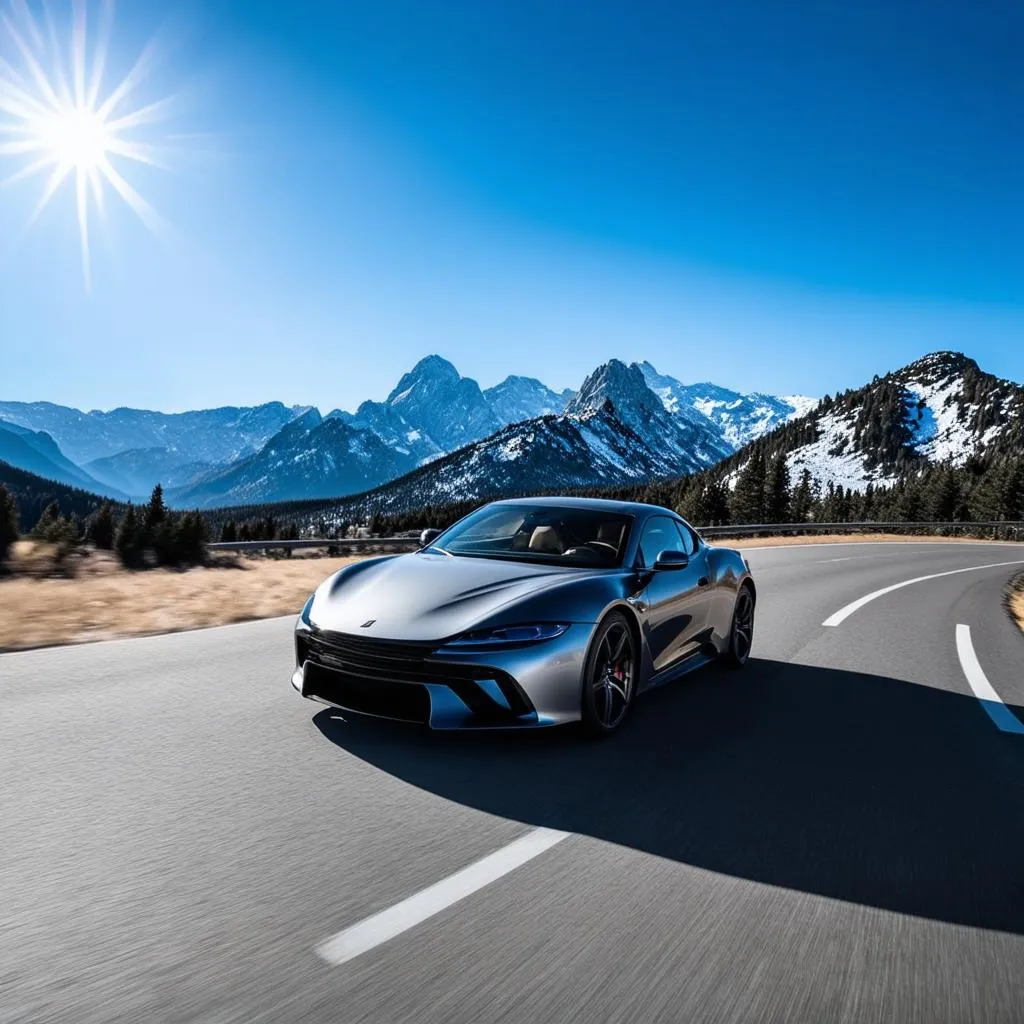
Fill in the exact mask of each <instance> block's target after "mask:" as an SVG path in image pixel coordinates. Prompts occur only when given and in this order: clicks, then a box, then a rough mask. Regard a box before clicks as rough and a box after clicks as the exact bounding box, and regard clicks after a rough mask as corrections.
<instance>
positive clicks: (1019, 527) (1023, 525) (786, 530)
mask: <svg viewBox="0 0 1024 1024" xmlns="http://www.w3.org/2000/svg"><path fill="white" fill-rule="evenodd" d="M915 530H926V531H928V532H929V533H934V534H940V533H948V532H950V531H952V532H957V531H961V532H967V533H971V532H980V531H983V530H984V531H988V530H1012V531H1013V533H1014V534H1015V535H1016V534H1018V533H1021V534H1022V535H1024V521H1013V522H1007V521H1003V520H992V521H989V522H977V523H754V524H735V525H733V526H702V527H701V526H699V527H697V532H698V533H699V534H701V536H703V537H709V538H713V537H755V536H759V535H761V534H791V535H799V534H804V533H807V534H815V533H818V534H821V533H868V532H870V533H907V532H911V531H915ZM419 546H420V542H419V538H418V537H345V538H339V537H312V538H311V537H306V538H303V539H302V540H232V541H218V542H216V543H213V544H207V545H206V547H207V549H208V550H210V551H270V550H281V551H295V550H298V549H300V548H327V547H331V548H338V549H339V550H348V549H354V550H357V551H358V550H360V549H362V550H373V549H374V548H390V549H392V550H395V549H398V550H401V551H415V550H417V549H418V548H419Z"/></svg>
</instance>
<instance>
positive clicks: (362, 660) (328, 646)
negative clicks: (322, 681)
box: [306, 631, 437, 683]
mask: <svg viewBox="0 0 1024 1024" xmlns="http://www.w3.org/2000/svg"><path fill="white" fill-rule="evenodd" d="M306 643H307V649H306V656H307V657H308V658H310V659H311V660H313V661H314V662H316V663H317V664H320V665H325V666H326V667H328V668H333V669H335V670H336V671H338V672H345V673H349V674H355V675H358V676H361V677H362V678H364V679H385V680H391V681H394V682H409V683H424V682H430V681H431V679H432V678H433V677H432V675H431V673H432V672H433V673H434V674H436V672H437V668H436V666H434V667H433V668H431V666H430V663H429V662H428V661H427V657H428V655H430V654H431V652H432V651H433V649H434V646H435V645H433V644H412V643H398V642H395V641H391V640H368V639H365V638H364V637H353V636H349V635H348V634H346V633H329V632H326V631H317V632H313V633H310V634H309V635H308V638H307V641H306Z"/></svg>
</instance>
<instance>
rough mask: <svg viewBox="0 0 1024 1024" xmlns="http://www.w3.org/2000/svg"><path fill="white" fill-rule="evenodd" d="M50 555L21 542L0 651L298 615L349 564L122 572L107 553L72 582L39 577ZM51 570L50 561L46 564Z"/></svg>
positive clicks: (232, 564)
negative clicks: (322, 584)
mask: <svg viewBox="0 0 1024 1024" xmlns="http://www.w3.org/2000/svg"><path fill="white" fill-rule="evenodd" d="M49 554H50V553H49V552H48V551H47V549H46V547H45V546H43V545H38V544H32V543H30V542H20V543H19V544H18V545H17V546H16V549H15V552H14V559H13V567H14V569H15V573H14V574H12V575H10V576H7V577H3V578H0V650H15V649H21V648H29V647H47V646H50V645H52V644H68V643H82V642H85V641H89V640H108V639H111V638H113V637H123V636H141V635H145V634H150V633H172V632H175V631H178V630H183V629H194V628H197V627H201V626H219V625H224V624H225V623H229V622H242V621H244V620H246V619H263V618H269V617H272V616H275V615H290V614H293V613H294V614H297V613H298V611H299V609H300V608H301V607H302V604H303V602H304V601H305V600H306V598H307V597H308V596H309V594H310V592H311V591H312V590H313V589H314V588H315V587H316V586H317V584H319V583H320V582H321V581H322V580H323V579H324V578H325V577H327V576H328V575H330V574H331V573H332V572H334V570H335V569H337V568H339V567H340V566H342V565H344V564H346V563H347V562H350V561H353V559H352V558H281V559H270V558H235V557H227V558H220V559H218V560H217V561H215V562H213V563H212V564H211V565H210V566H199V567H195V568H191V569H186V570H182V571H178V570H173V569H150V570H147V571H145V572H126V571H125V570H123V569H121V568H120V566H119V565H118V564H117V562H116V561H115V560H114V558H113V557H112V556H111V555H109V554H108V553H106V552H94V553H92V554H90V555H88V556H86V557H84V558H81V559H80V560H76V561H77V564H76V565H75V570H76V576H75V578H73V579H67V578H55V577H53V576H46V575H44V573H45V566H46V565H47V558H48V556H49ZM51 564H52V561H51Z"/></svg>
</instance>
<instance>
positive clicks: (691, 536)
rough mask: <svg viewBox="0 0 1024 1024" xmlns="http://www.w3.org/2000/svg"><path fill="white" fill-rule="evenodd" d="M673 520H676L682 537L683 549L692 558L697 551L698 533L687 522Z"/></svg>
mask: <svg viewBox="0 0 1024 1024" xmlns="http://www.w3.org/2000/svg"><path fill="white" fill-rule="evenodd" d="M673 522H675V526H676V529H677V530H678V531H679V535H680V537H681V538H682V542H683V551H685V552H686V553H687V554H688V555H689V556H690V557H691V558H692V557H693V556H694V555H695V554H696V553H697V536H696V534H695V533H694V532H693V530H691V529H690V528H689V527H688V526H687V525H686V524H685V523H680V522H679V521H678V520H673Z"/></svg>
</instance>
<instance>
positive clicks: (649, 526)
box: [292, 498, 757, 734]
mask: <svg viewBox="0 0 1024 1024" xmlns="http://www.w3.org/2000/svg"><path fill="white" fill-rule="evenodd" d="M421 544H422V547H421V548H420V550H418V551H416V552H414V553H411V554H405V555H390V556H385V557H381V558H370V559H366V560H365V561H360V562H355V563H353V564H351V565H347V566H345V567H344V568H343V569H341V570H339V571H338V572H336V573H335V574H334V575H333V576H331V577H329V578H328V579H327V580H325V581H324V583H322V584H321V585H320V587H319V588H317V590H316V592H315V593H313V594H312V596H311V597H310V598H309V600H308V601H307V602H306V606H305V607H304V608H303V609H302V614H301V615H300V616H299V620H298V622H297V623H296V628H295V661H296V667H295V672H294V673H293V675H292V685H293V686H294V687H295V689H296V690H298V691H299V693H301V694H302V696H303V697H309V698H310V699H312V700H316V701H320V702H321V703H324V704H328V705H331V706H333V707H338V708H342V709H345V710H348V711H354V712H358V713H361V714H367V715H375V716H377V717H382V718H395V719H402V720H406V721H413V722H421V723H426V724H429V725H430V726H431V728H434V729H467V728H469V729H480V728H510V727H511V728H530V727H536V726H545V725H559V724H561V723H564V722H575V721H581V720H582V722H583V723H584V725H585V726H586V727H587V728H588V729H589V730H591V731H592V732H595V733H598V734H603V733H610V732H613V731H614V730H615V729H617V728H618V727H619V726H620V725H621V724H622V722H623V720H624V719H625V718H626V715H627V713H628V712H629V709H630V706H631V704H632V703H633V699H634V698H635V697H636V696H637V694H640V693H643V692H644V690H647V689H650V688H651V687H654V686H660V685H661V684H662V683H665V682H668V681H669V680H670V679H673V678H675V677H676V676H679V675H681V674H683V673H684V672H689V671H691V670H692V669H695V668H697V667H699V666H701V665H704V664H706V663H707V662H709V661H711V660H713V659H720V660H722V661H724V662H725V663H726V664H728V665H732V666H737V667H738V666H741V665H743V664H744V663H745V662H746V660H747V658H748V657H749V655H750V645H751V642H752V640H753V635H754V605H755V602H756V600H757V591H756V589H755V587H754V581H753V579H752V578H751V575H750V567H749V565H748V564H747V563H746V561H745V560H744V559H743V558H742V557H741V556H740V555H739V554H738V553H737V552H736V551H732V550H730V549H728V548H719V547H710V546H709V545H707V544H706V543H705V542H704V541H703V540H702V539H701V537H700V536H699V535H698V534H697V532H696V531H695V530H694V529H693V528H692V527H691V526H689V525H688V524H687V523H686V522H684V521H683V520H682V519H680V518H679V516H677V515H676V514H675V513H674V512H671V511H669V510H668V509H664V508H658V507H657V506H654V505H643V504H637V503H632V502H618V501H602V500H597V499H583V498H529V499H518V500H514V501H498V502H494V503H492V504H490V505H485V506H483V507H482V508H479V509H477V510H476V511H475V512H473V513H471V514H470V515H468V516H466V517H465V518H464V519H461V520H460V521H459V522H457V523H456V524H455V525H454V526H450V527H449V528H448V529H447V530H445V531H443V532H439V531H437V530H425V531H424V533H423V535H422V536H421Z"/></svg>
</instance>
